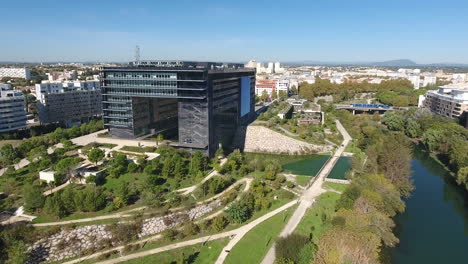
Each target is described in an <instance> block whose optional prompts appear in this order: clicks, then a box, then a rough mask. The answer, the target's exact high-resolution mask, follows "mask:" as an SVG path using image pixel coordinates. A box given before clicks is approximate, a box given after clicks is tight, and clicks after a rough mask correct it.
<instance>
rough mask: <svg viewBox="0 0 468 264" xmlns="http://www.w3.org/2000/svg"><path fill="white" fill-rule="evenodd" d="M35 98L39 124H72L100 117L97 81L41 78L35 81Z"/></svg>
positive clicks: (99, 92)
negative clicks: (51, 80) (65, 80)
mask: <svg viewBox="0 0 468 264" xmlns="http://www.w3.org/2000/svg"><path fill="white" fill-rule="evenodd" d="M36 98H37V100H38V104H37V109H38V111H39V120H40V121H41V123H53V122H63V123H65V124H66V126H73V125H75V124H80V123H82V122H86V121H88V120H90V119H91V118H97V117H100V116H102V101H101V89H100V83H99V81H69V82H49V81H44V82H42V83H40V84H36Z"/></svg>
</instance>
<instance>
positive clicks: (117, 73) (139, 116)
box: [101, 61, 255, 156]
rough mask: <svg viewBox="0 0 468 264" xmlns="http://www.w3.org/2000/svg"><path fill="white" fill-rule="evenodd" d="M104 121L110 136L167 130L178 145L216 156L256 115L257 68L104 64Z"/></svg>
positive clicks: (163, 63)
mask: <svg viewBox="0 0 468 264" xmlns="http://www.w3.org/2000/svg"><path fill="white" fill-rule="evenodd" d="M101 89H102V100H103V112H104V116H103V119H104V125H105V127H107V128H108V129H109V135H110V136H113V137H119V138H139V137H145V136H148V135H157V134H159V133H164V135H165V137H169V138H173V139H174V142H178V143H174V145H176V146H178V147H183V148H188V149H192V150H202V151H204V152H205V153H206V154H207V155H210V156H212V155H213V154H214V152H215V151H216V150H217V149H218V148H219V147H220V146H221V147H228V146H229V144H231V142H232V139H233V136H234V134H235V132H236V130H237V128H238V126H240V125H245V124H247V123H248V122H250V121H251V120H252V119H253V118H254V115H255V111H254V105H255V95H254V91H255V69H247V68H244V66H243V65H242V64H223V63H215V62H189V61H139V62H132V63H130V64H129V65H126V66H119V67H103V68H102V71H101Z"/></svg>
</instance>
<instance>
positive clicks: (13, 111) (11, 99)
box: [0, 84, 27, 133]
mask: <svg viewBox="0 0 468 264" xmlns="http://www.w3.org/2000/svg"><path fill="white" fill-rule="evenodd" d="M25 106H26V103H25V99H24V96H23V94H22V93H19V92H16V91H13V90H11V86H10V85H9V84H0V133H4V132H11V131H15V130H18V129H23V128H26V119H27V118H26V110H25Z"/></svg>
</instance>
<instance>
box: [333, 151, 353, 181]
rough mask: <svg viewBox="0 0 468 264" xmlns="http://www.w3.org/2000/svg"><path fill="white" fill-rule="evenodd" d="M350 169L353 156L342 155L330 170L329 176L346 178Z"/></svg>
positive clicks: (340, 178)
mask: <svg viewBox="0 0 468 264" xmlns="http://www.w3.org/2000/svg"><path fill="white" fill-rule="evenodd" d="M349 169H351V158H350V157H340V159H339V160H338V161H337V162H336V164H335V167H333V169H332V171H330V174H328V176H327V178H330V179H339V180H346V177H345V175H346V172H348V170H349Z"/></svg>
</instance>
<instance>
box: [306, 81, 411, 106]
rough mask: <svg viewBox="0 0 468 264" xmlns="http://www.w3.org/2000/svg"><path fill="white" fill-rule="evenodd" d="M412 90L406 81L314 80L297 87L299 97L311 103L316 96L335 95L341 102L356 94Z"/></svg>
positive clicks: (409, 83)
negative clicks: (377, 82) (356, 81)
mask: <svg viewBox="0 0 468 264" xmlns="http://www.w3.org/2000/svg"><path fill="white" fill-rule="evenodd" d="M399 89H400V90H401V89H403V90H412V89H413V85H412V84H411V82H410V81H408V80H403V79H397V80H385V81H382V82H381V83H380V84H373V83H368V82H362V83H355V82H345V83H342V84H335V83H332V82H330V80H325V79H320V78H316V79H315V83H312V84H310V83H301V84H300V86H299V95H300V96H301V97H303V98H305V99H308V100H310V101H312V100H313V99H314V98H315V97H317V96H324V95H336V96H338V97H339V98H340V99H342V100H348V99H351V98H354V95H355V94H357V93H369V92H382V91H395V90H399Z"/></svg>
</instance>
